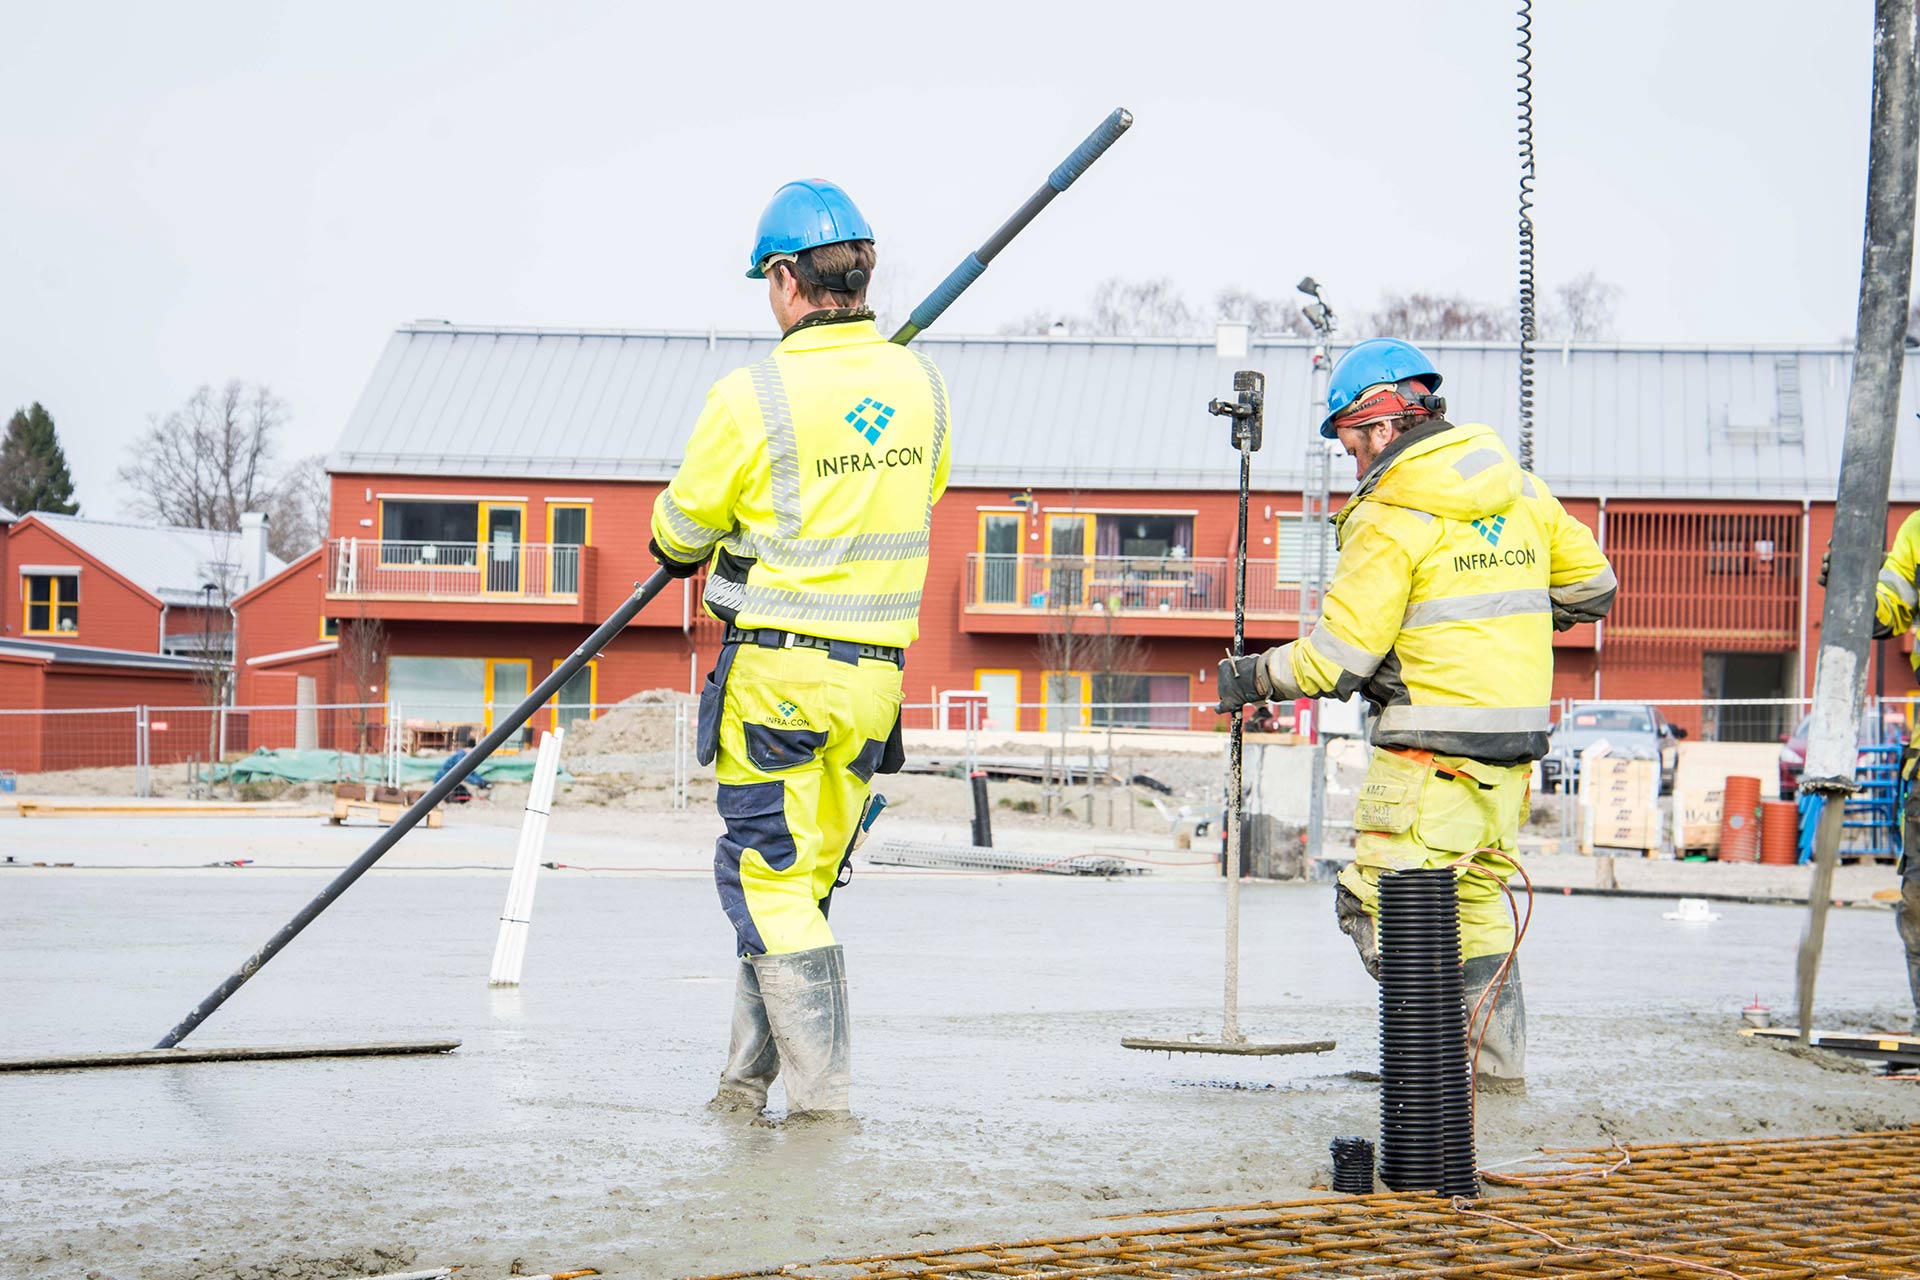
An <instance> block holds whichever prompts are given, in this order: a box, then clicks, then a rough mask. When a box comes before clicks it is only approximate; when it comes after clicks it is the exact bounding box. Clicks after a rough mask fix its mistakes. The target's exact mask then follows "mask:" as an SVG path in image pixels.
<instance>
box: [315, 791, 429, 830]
mask: <svg viewBox="0 0 1920 1280" xmlns="http://www.w3.org/2000/svg"><path fill="white" fill-rule="evenodd" d="M408 807H409V806H407V805H404V804H399V803H394V802H387V801H381V800H345V799H339V798H336V799H335V800H334V802H333V816H332V817H331V818H328V819H327V822H328V823H329V824H330V825H332V826H336V827H337V826H340V825H341V824H342V823H344V822H346V820H347V819H348V818H374V819H377V820H378V821H379V823H380V825H381V826H383V827H390V826H392V825H393V824H394V823H396V822H398V821H400V816H401V815H402V814H404V813H405V812H406V811H407V809H408ZM445 821H446V815H444V814H443V813H441V812H440V810H439V809H437V808H436V809H430V810H428V812H427V818H426V822H425V823H424V824H423V825H425V826H429V827H438V826H440V825H442V824H443V823H444V822H445Z"/></svg>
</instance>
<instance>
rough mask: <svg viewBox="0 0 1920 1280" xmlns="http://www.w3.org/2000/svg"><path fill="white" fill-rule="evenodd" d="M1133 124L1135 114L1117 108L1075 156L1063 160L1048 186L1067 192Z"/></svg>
mask: <svg viewBox="0 0 1920 1280" xmlns="http://www.w3.org/2000/svg"><path fill="white" fill-rule="evenodd" d="M1132 124H1133V112H1131V111H1129V110H1127V109H1126V108H1125V107H1115V108H1114V109H1113V114H1112V115H1110V116H1108V117H1107V118H1106V119H1105V120H1102V121H1101V122H1100V127H1099V128H1097V129H1095V130H1094V131H1093V132H1092V133H1090V134H1088V135H1087V140H1086V141H1085V142H1082V143H1081V144H1080V145H1079V146H1077V147H1075V148H1074V149H1073V154H1072V155H1070V156H1068V157H1067V158H1066V159H1065V160H1062V161H1061V162H1060V163H1059V165H1058V166H1057V167H1055V169H1054V171H1053V172H1052V173H1051V174H1048V175H1047V185H1048V186H1050V187H1052V188H1053V189H1054V190H1055V191H1065V190H1066V189H1067V188H1068V187H1070V186H1072V185H1073V184H1074V180H1075V179H1077V178H1078V177H1079V176H1080V175H1081V174H1083V173H1085V172H1086V171H1087V169H1088V168H1089V167H1090V166H1091V165H1092V164H1093V162H1094V161H1095V160H1098V159H1099V158H1100V157H1101V156H1102V155H1104V154H1105V153H1106V150H1107V148H1108V147H1110V146H1112V145H1113V144H1114V143H1116V142H1118V141H1120V135H1121V134H1123V133H1125V132H1126V131H1127V130H1128V128H1130V127H1131V126H1132Z"/></svg>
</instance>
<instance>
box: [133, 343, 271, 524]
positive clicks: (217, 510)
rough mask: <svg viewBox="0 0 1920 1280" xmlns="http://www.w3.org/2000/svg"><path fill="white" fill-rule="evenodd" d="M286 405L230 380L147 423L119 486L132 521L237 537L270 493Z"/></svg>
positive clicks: (197, 393)
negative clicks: (231, 532) (128, 497)
mask: <svg viewBox="0 0 1920 1280" xmlns="http://www.w3.org/2000/svg"><path fill="white" fill-rule="evenodd" d="M287 416H288V415H287V405H286V402H285V401H283V400H281V399H280V398H279V397H278V396H276V395H274V394H273V392H272V391H271V390H269V389H268V388H267V387H265V386H260V385H254V386H249V385H247V384H246V383H244V382H241V381H240V380H239V379H237V378H236V379H233V380H232V381H230V382H228V383H227V384H226V385H225V386H224V387H222V388H220V389H219V390H218V391H216V390H214V389H213V388H212V387H208V386H203V387H201V388H200V389H199V390H197V391H195V392H194V393H193V395H191V396H190V397H188V399H187V402H186V403H185V404H183V405H181V406H180V407H179V408H178V409H175V410H173V411H172V412H171V413H168V414H167V415H166V416H165V417H159V416H155V417H153V418H150V419H149V425H148V428H147V431H146V433H145V434H143V435H142V436H141V437H140V438H139V439H138V440H136V441H135V442H134V443H133V445H132V447H131V450H130V454H129V459H128V462H127V464H126V465H125V466H123V467H121V468H120V479H121V481H122V482H124V483H125V484H126V485H127V487H128V488H130V489H131V490H133V495H134V496H133V501H132V503H131V506H132V509H133V511H134V513H135V514H136V515H140V516H145V517H147V518H149V519H154V520H160V521H164V522H166V523H168V524H177V525H185V526H186V527H188V528H192V529H238V528H239V527H240V516H241V514H242V513H244V512H247V511H260V510H263V509H264V508H265V504H266V503H267V501H268V499H269V497H270V495H271V494H272V492H273V473H272V465H273V458H274V453H275V451H276V449H277V445H278V441H277V439H276V437H277V435H278V433H279V430H280V428H281V427H282V426H283V425H285V423H286V421H287Z"/></svg>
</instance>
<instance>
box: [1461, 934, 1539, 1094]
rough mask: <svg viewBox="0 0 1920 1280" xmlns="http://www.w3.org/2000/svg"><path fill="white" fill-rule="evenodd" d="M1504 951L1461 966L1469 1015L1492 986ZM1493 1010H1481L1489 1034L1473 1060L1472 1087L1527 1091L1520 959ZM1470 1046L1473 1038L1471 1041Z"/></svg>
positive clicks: (1504, 1091) (1487, 1089) (1524, 1010)
mask: <svg viewBox="0 0 1920 1280" xmlns="http://www.w3.org/2000/svg"><path fill="white" fill-rule="evenodd" d="M1506 958H1507V957H1506V955H1505V954H1501V955H1492V956H1475V957H1474V958H1473V959H1471V960H1469V961H1467V962H1466V963H1465V964H1463V965H1461V966H1460V969H1461V974H1462V976H1463V977H1464V978H1465V979H1466V986H1467V1016H1468V1017H1469V1018H1471V1017H1472V1016H1473V1011H1474V1008H1475V1007H1476V1006H1477V1005H1479V1003H1480V997H1481V996H1482V995H1483V994H1485V992H1486V990H1487V988H1488V987H1490V986H1492V985H1493V980H1494V977H1495V976H1496V975H1497V974H1498V973H1499V972H1500V965H1501V962H1502V961H1504V960H1505V959H1506ZM1489 1003H1490V1004H1492V1006H1493V1007H1492V1009H1491V1010H1488V1009H1484V1008H1482V1009H1481V1010H1480V1021H1479V1022H1477V1023H1474V1024H1473V1025H1474V1026H1480V1025H1483V1024H1484V1025H1485V1027H1486V1035H1485V1037H1484V1038H1482V1039H1481V1041H1480V1056H1479V1058H1478V1059H1477V1060H1476V1061H1475V1063H1474V1072H1473V1086H1474V1088H1475V1089H1478V1090H1480V1091H1482V1092H1485V1093H1525V1092H1526V1091H1527V1003H1526V998H1525V996H1524V995H1523V993H1522V992H1521V990H1520V962H1519V960H1518V959H1515V961H1514V963H1513V967H1512V968H1511V969H1509V970H1508V971H1507V980H1506V982H1505V983H1503V984H1502V985H1501V987H1500V994H1499V996H1498V997H1497V998H1493V999H1491V1000H1490V1001H1489ZM1469 1047H1471V1041H1469Z"/></svg>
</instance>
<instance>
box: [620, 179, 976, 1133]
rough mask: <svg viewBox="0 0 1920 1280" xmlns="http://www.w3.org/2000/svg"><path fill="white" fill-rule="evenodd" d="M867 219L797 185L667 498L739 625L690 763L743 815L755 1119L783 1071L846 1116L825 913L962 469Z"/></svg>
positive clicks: (853, 836)
mask: <svg viewBox="0 0 1920 1280" xmlns="http://www.w3.org/2000/svg"><path fill="white" fill-rule="evenodd" d="M875 261H876V258H875V253H874V245H873V229H872V228H871V227H870V226H868V225H867V220H866V219H865V218H864V217H862V216H861V215H860V210H859V209H858V208H856V207H855V206H854V203H853V201H852V200H851V199H850V198H848V196H847V193H846V192H844V191H842V190H841V189H840V188H839V187H837V186H835V185H834V184H833V183H831V182H822V181H819V180H817V179H815V180H809V181H803V182H789V183H787V184H786V185H785V186H783V187H781V188H780V189H779V190H778V191H776V192H775V193H774V196H773V199H772V201H771V202H770V203H769V204H768V205H767V210H766V212H765V213H764V214H762V215H761V217H760V226H759V229H758V231H757V232H756V233H755V235H754V242H753V252H752V254H751V255H750V256H749V258H748V260H747V275H748V277H749V278H751V279H755V280H765V281H766V284H767V302H768V305H769V307H770V308H771V310H772V312H773V318H774V321H775V323H776V324H778V325H779V327H780V331H781V339H780V342H779V344H778V345H777V346H775V347H774V349H773V351H772V352H771V353H770V354H769V355H768V356H767V357H766V358H765V359H762V360H760V361H758V362H756V363H754V364H752V365H750V366H748V367H746V368H743V369H736V370H734V371H733V372H732V373H730V374H728V375H727V376H726V377H724V378H722V379H720V381H719V382H717V383H715V384H714V386H713V389H712V390H711V391H710V392H708V394H707V400H706V406H705V408H704V409H703V410H702V411H701V414H700V418H699V421H698V422H696V423H695V424H694V428H693V434H692V437H691V439H690V440H689V441H688V442H687V446H686V451H685V454H684V456H683V458H682V461H681V464H680V468H679V470H678V471H677V472H676V473H675V475H674V477H673V480H672V482H671V483H669V484H668V485H667V487H666V489H665V490H664V491H662V492H661V494H660V496H659V497H658V498H657V499H656V500H655V502H654V509H653V522H652V528H651V532H652V535H653V541H652V548H651V549H652V551H653V554H654V556H655V558H657V559H658V560H659V561H660V563H661V564H662V565H663V566H664V567H665V568H666V569H667V571H668V572H670V573H673V574H675V575H678V576H691V575H693V574H694V573H696V572H697V571H698V570H699V569H701V568H702V567H703V566H710V567H709V571H708V574H707V578H706V587H705V591H704V593H703V600H704V603H705V607H706V610H707V612H708V613H709V614H711V615H712V616H713V617H715V618H717V619H719V621H720V622H721V623H722V624H724V630H723V631H722V634H721V646H720V652H719V654H718V655H717V656H716V659H715V662H714V667H713V671H712V672H711V673H710V674H709V675H708V677H707V683H706V687H705V689H704V691H703V692H702V693H701V695H700V713H699V720H698V723H697V725H696V728H695V744H694V753H695V757H696V758H697V759H698V760H699V761H700V763H702V764H711V765H713V767H714V781H715V783H716V793H717V794H716V797H715V799H716V803H717V805H718V808H719V810H720V817H721V820H722V821H723V822H724V824H725V827H726V830H725V833H724V834H722V835H721V836H720V838H719V840H718V842H717V843H716V845H715V848H714V859H713V870H714V881H715V885H716V887H717V889H718V890H719V897H720V906H721V909H722V910H723V911H724V912H725V913H726V916H727V919H728V921H729V923H730V924H731V925H732V927H733V933H734V939H735V944H736V945H735V950H736V952H737V953H738V955H739V956H740V965H739V968H738V971H737V974H736V978H735V984H734V1006H733V1019H732V1038H731V1043H730V1045H729V1048H728V1052H727V1060H726V1065H725V1066H724V1067H723V1068H722V1070H721V1072H720V1081H719V1089H718V1091H717V1093H716V1095H715V1097H714V1106H715V1108H716V1109H717V1110H720V1111H725V1112H734V1113H737V1114H741V1115H747V1116H757V1115H758V1114H759V1113H760V1112H761V1110H762V1109H763V1108H765V1106H766V1105H767V1089H768V1086H769V1085H771V1084H772V1083H773V1081H774V1079H775V1077H776V1076H777V1077H778V1078H779V1079H780V1080H781V1081H782V1082H783V1083H784V1084H785V1086H786V1095H787V1119H788V1121H793V1120H795V1119H798V1118H804V1117H808V1116H811V1117H822V1116H844V1115H846V1114H848V1112H849V1110H850V1107H849V1103H848V1090H849V1084H850V1081H851V1044H852V1037H851V1034H850V1029H849V1022H848V1005H847V968H846V960H845V956H844V953H843V951H842V949H841V946H840V944H839V942H838V941H837V940H836V939H835V936H834V931H833V929H832V928H831V926H829V924H828V922H827V909H828V906H829V903H830V900H831V898H832V896H833V892H834V889H835V887H836V886H837V885H839V884H841V883H844V880H845V877H846V876H847V875H848V874H849V869H850V867H851V859H852V854H853V848H854V846H855V844H856V843H857V842H858V841H859V839H860V837H861V836H862V835H863V834H864V833H865V831H866V829H867V827H868V826H869V825H870V823H871V821H872V818H873V816H874V815H875V814H876V813H877V812H878V808H879V806H880V805H881V804H884V801H882V800H881V799H880V797H879V796H877V795H875V794H874V793H873V791H872V784H873V780H874V775H876V774H882V773H894V772H897V771H898V770H899V768H900V766H901V765H902V764H903V763H904V753H903V752H902V750H901V747H900V704H901V701H902V692H901V689H902V666H903V664H904V662H905V660H906V659H905V654H906V648H907V646H908V645H909V644H910V643H912V642H913V640H914V639H915V638H916V637H917V636H918V635H919V625H920V595H921V590H922V588H923V587H924V585H925V582H926V576H927V561H928V544H929V539H928V533H929V530H930V527H931V524H932V519H933V506H934V503H935V502H936V501H938V500H939V498H940V495H941V494H942V493H943V492H945V490H946V486H947V475H948V471H949V469H950V466H951V458H952V449H951V447H950V419H951V415H950V413H949V409H948V403H947V387H946V382H945V381H944V379H942V377H941V376H940V371H939V369H938V368H936V367H935V366H934V363H933V361H932V360H931V359H930V358H928V357H927V356H926V355H925V354H924V353H922V352H919V351H916V350H913V349H912V348H909V347H906V346H901V345H897V344H895V343H891V342H888V341H887V340H886V338H885V337H883V336H882V335H881V333H880V331H879V329H878V328H877V327H876V326H875V324H874V315H873V312H872V311H870V310H868V309H867V306H866V296H867V287H868V285H869V284H870V283H871V282H872V279H873V271H874V264H875Z"/></svg>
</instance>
